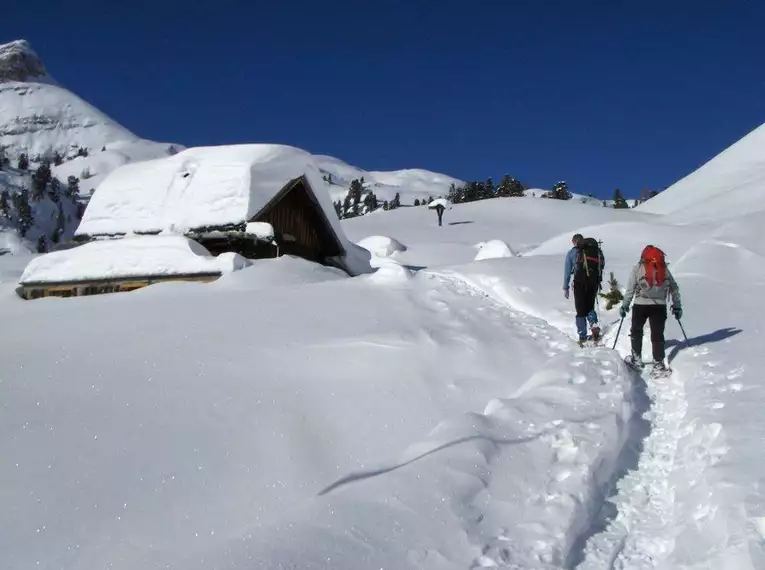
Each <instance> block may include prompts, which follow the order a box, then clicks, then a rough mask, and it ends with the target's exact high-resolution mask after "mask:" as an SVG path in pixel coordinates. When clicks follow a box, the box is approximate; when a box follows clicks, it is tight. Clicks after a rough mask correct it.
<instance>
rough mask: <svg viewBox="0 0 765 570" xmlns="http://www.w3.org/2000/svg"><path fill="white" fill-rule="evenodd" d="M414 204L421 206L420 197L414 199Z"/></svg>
mask: <svg viewBox="0 0 765 570" xmlns="http://www.w3.org/2000/svg"><path fill="white" fill-rule="evenodd" d="M414 205H415V206H419V205H420V199H419V198H415V199H414Z"/></svg>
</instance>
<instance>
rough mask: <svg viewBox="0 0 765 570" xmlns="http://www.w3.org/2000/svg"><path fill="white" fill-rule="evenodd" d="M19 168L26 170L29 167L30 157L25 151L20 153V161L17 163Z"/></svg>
mask: <svg viewBox="0 0 765 570" xmlns="http://www.w3.org/2000/svg"><path fill="white" fill-rule="evenodd" d="M17 166H18V167H19V170H26V169H27V168H29V157H28V156H27V155H26V154H25V153H23V152H22V153H21V154H20V155H19V162H18V164H17Z"/></svg>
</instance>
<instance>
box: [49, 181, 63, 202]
mask: <svg viewBox="0 0 765 570" xmlns="http://www.w3.org/2000/svg"><path fill="white" fill-rule="evenodd" d="M48 195H49V196H50V199H51V200H53V201H54V202H55V203H56V204H58V203H59V200H60V199H61V182H59V181H58V178H52V179H51V181H50V187H49V189H48Z"/></svg>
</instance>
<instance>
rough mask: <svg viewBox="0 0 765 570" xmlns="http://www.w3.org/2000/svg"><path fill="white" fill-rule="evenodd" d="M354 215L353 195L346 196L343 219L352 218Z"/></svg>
mask: <svg viewBox="0 0 765 570" xmlns="http://www.w3.org/2000/svg"><path fill="white" fill-rule="evenodd" d="M352 214H353V200H352V199H351V193H350V192H348V194H346V195H345V199H344V200H343V215H342V218H341V219H346V218H351V217H353V216H352Z"/></svg>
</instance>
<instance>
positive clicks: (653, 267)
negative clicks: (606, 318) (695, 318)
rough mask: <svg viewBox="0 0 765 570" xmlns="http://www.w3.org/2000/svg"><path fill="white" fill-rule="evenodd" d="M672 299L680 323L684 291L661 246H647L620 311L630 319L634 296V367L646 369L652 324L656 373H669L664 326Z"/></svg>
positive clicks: (674, 312) (630, 359) (631, 279)
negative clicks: (645, 343)
mask: <svg viewBox="0 0 765 570" xmlns="http://www.w3.org/2000/svg"><path fill="white" fill-rule="evenodd" d="M668 296H671V297H672V314H673V315H674V316H675V318H676V319H677V320H680V319H681V318H682V316H683V309H682V303H681V301H680V288H679V287H678V286H677V282H676V281H675V278H674V277H673V276H672V273H670V271H669V268H668V267H667V264H666V262H665V260H664V252H663V251H662V250H660V249H659V248H658V247H655V246H653V245H647V246H646V247H645V248H644V249H643V252H642V253H641V255H640V261H639V262H638V264H637V265H636V266H635V267H634V268H633V269H632V273H631V275H630V280H629V283H627V293H626V295H625V297H624V299H623V300H622V306H621V308H620V309H619V314H620V315H621V317H622V318H624V317H626V316H627V313H628V312H629V310H630V303H631V302H632V299H633V297H634V299H635V309H634V311H633V312H632V326H631V327H630V337H631V339H632V354H631V355H630V356H629V357H628V362H629V363H630V364H633V365H634V366H637V367H642V366H643V359H642V353H643V350H642V349H643V328H644V327H645V322H646V321H648V322H649V325H650V327H651V344H652V345H653V362H654V364H653V368H654V371H657V372H663V371H666V370H667V367H666V365H665V364H664V325H665V324H666V322H667V297H668Z"/></svg>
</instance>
